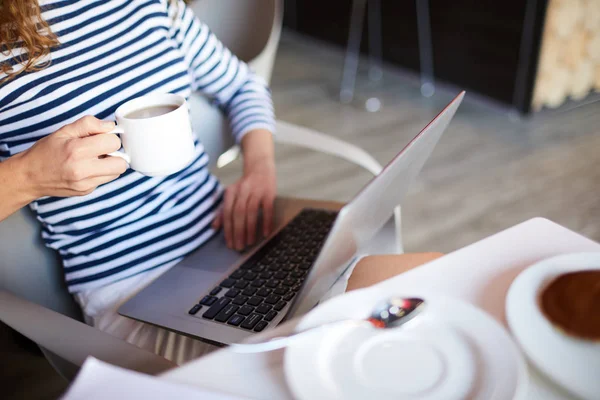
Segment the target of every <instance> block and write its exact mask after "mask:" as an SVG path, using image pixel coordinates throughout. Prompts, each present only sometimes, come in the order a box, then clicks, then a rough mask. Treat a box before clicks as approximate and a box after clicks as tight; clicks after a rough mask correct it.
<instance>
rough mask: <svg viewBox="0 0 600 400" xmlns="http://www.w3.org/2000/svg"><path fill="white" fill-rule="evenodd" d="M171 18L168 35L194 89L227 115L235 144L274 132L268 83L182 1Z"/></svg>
mask: <svg viewBox="0 0 600 400" xmlns="http://www.w3.org/2000/svg"><path fill="white" fill-rule="evenodd" d="M170 4H172V3H170ZM168 14H169V16H170V18H172V20H173V24H172V27H171V29H170V32H169V34H170V35H171V38H172V39H173V40H175V41H176V43H177V45H178V46H179V48H180V50H181V51H182V53H183V54H184V57H185V61H186V63H187V65H188V72H189V74H190V76H191V78H192V89H193V90H194V91H200V92H202V93H204V94H205V95H206V96H208V97H209V98H211V99H212V100H213V101H214V102H215V103H216V104H217V105H218V106H219V107H220V108H221V109H222V110H223V111H224V112H225V114H226V115H227V118H228V119H229V123H230V125H231V128H232V131H233V134H234V136H235V138H236V141H237V142H238V143H239V141H241V139H242V137H244V135H245V134H246V133H248V132H249V131H251V130H254V129H259V128H263V129H266V130H268V131H270V132H274V128H275V116H274V112H273V102H272V100H271V92H270V90H269V88H268V86H267V84H266V82H265V81H264V80H263V79H262V78H261V77H259V76H257V75H256V74H254V73H253V72H252V71H251V70H250V68H249V67H248V65H247V64H246V63H244V62H243V61H241V60H239V59H238V58H237V57H236V56H235V55H234V54H233V53H231V51H229V49H227V48H226V47H225V46H223V44H222V43H221V42H220V41H219V39H217V37H216V36H215V35H214V34H213V33H212V32H211V31H210V29H209V28H208V26H206V25H205V24H203V23H202V22H200V20H199V19H198V18H196V16H195V15H194V13H193V12H192V10H191V9H189V8H188V7H187V6H186V5H185V3H184V2H183V1H181V0H179V1H178V2H177V7H175V6H173V5H170V6H168Z"/></svg>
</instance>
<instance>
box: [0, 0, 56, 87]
mask: <svg viewBox="0 0 600 400" xmlns="http://www.w3.org/2000/svg"><path fill="white" fill-rule="evenodd" d="M58 44H59V42H58V38H57V37H56V35H54V34H53V33H52V31H51V30H50V27H49V26H48V24H47V23H46V21H44V20H43V19H42V16H41V11H40V5H39V4H38V1H37V0H0V51H1V52H2V53H3V54H5V55H9V56H10V55H11V54H14V55H15V56H16V60H17V61H18V63H19V64H20V65H21V66H22V67H21V68H19V69H15V68H14V67H13V65H11V64H10V63H8V62H4V63H2V64H1V65H0V67H1V69H0V72H1V73H4V74H6V77H5V78H4V79H1V80H0V82H2V81H3V80H8V79H12V78H14V77H15V76H17V75H19V74H21V73H24V72H30V71H36V70H40V69H42V68H44V67H46V66H47V65H48V63H49V61H47V60H46V61H44V62H42V60H44V59H45V58H46V56H48V55H49V54H50V50H51V49H52V48H53V47H55V46H57V45H58ZM15 50H17V51H15Z"/></svg>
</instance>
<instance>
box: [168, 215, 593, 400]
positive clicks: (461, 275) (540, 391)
mask: <svg viewBox="0 0 600 400" xmlns="http://www.w3.org/2000/svg"><path fill="white" fill-rule="evenodd" d="M585 251H600V244H598V243H596V242H594V241H592V240H589V239H587V238H585V237H583V236H581V235H579V234H577V233H574V232H572V231H570V230H568V229H566V228H563V227H561V226H560V225H557V224H555V223H553V222H551V221H548V220H546V219H542V218H535V219H531V220H529V221H526V222H524V223H521V224H519V225H516V226H514V227H512V228H509V229H507V230H505V231H503V232H500V233H498V234H496V235H493V236H490V237H488V238H486V239H484V240H481V241H479V242H477V243H474V244H472V245H470V246H467V247H465V248H463V249H460V250H458V251H455V252H453V253H450V254H448V255H446V256H444V257H442V258H439V259H437V260H435V261H433V262H430V263H428V264H426V265H423V266H421V267H418V268H415V269H413V270H411V271H408V272H406V273H404V274H401V275H398V276H396V277H394V278H391V279H388V280H386V281H384V282H381V283H379V284H378V285H377V286H376V287H384V286H388V285H392V286H393V287H394V288H395V289H397V290H402V289H403V288H407V289H408V288H411V287H415V286H423V283H424V282H426V283H427V287H428V288H429V289H432V290H435V291H438V292H439V293H440V294H445V295H450V296H454V297H457V298H460V299H462V300H465V301H468V302H470V303H472V304H475V305H476V306H478V307H480V308H481V309H483V310H485V311H486V312H488V313H489V314H490V315H492V316H493V317H494V318H496V319H497V320H498V321H500V322H501V323H503V324H504V325H505V326H506V321H505V318H504V300H505V296H506V292H507V290H508V287H509V286H510V284H511V283H512V281H513V280H514V278H515V277H516V276H517V275H518V274H519V273H520V272H521V271H523V270H524V269H525V268H527V267H528V266H529V265H531V264H533V263H535V262H537V261H539V260H542V259H544V258H548V257H552V256H555V255H559V254H565V253H573V252H585ZM295 323H296V321H295V320H292V321H289V322H288V323H286V324H284V325H283V326H281V327H278V328H277V330H280V329H281V330H285V331H291V330H292V329H293V327H294V326H295ZM266 335H271V334H269V332H264V333H263V334H262V335H261V336H266ZM283 351H284V350H278V351H275V352H271V353H263V354H235V353H232V352H230V351H228V350H227V349H224V350H221V351H218V352H215V353H213V354H211V355H209V356H206V357H204V358H201V359H199V360H196V361H193V362H190V363H189V364H186V365H184V366H182V367H180V368H177V369H176V370H173V371H170V372H167V373H166V374H164V375H163V378H164V379H168V380H171V381H176V382H182V383H187V384H191V385H197V386H200V387H203V388H210V389H214V390H218V391H222V392H225V393H231V394H237V395H242V396H248V397H250V398H257V399H289V398H292V396H291V393H290V392H289V390H288V388H287V386H286V383H285V377H284V372H283V369H282V365H283V364H282V362H283ZM530 378H531V379H530V388H529V396H528V398H530V399H544V400H559V399H561V400H563V399H570V397H569V396H568V395H567V394H566V393H565V392H564V391H562V390H561V389H560V388H558V387H557V386H555V385H554V384H553V383H551V382H550V381H548V380H546V379H545V378H543V377H541V376H540V375H539V374H538V373H537V371H535V370H534V369H533V368H531V367H530Z"/></svg>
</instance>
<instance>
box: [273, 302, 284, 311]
mask: <svg viewBox="0 0 600 400" xmlns="http://www.w3.org/2000/svg"><path fill="white" fill-rule="evenodd" d="M285 304H286V302H285V301H280V302H278V303H277V304H275V305H274V306H273V308H274V309H276V310H277V311H281V310H283V307H285Z"/></svg>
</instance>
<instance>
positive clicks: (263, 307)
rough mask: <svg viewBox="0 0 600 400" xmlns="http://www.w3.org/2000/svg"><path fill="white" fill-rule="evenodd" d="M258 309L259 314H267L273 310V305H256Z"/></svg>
mask: <svg viewBox="0 0 600 400" xmlns="http://www.w3.org/2000/svg"><path fill="white" fill-rule="evenodd" d="M254 311H256V312H257V313H259V314H266V313H268V312H269V311H271V306H270V305H268V304H261V305H260V306H258V307H256V310H254Z"/></svg>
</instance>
